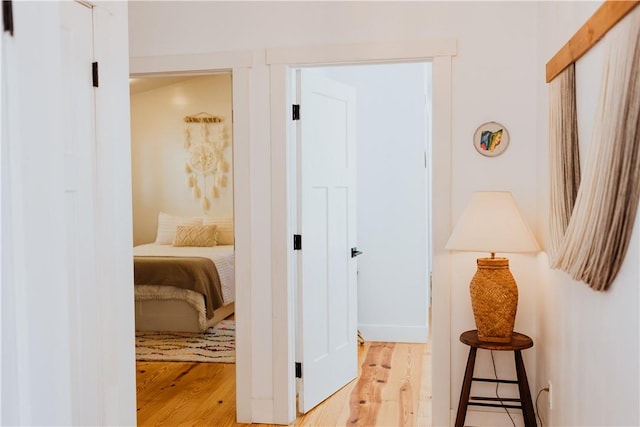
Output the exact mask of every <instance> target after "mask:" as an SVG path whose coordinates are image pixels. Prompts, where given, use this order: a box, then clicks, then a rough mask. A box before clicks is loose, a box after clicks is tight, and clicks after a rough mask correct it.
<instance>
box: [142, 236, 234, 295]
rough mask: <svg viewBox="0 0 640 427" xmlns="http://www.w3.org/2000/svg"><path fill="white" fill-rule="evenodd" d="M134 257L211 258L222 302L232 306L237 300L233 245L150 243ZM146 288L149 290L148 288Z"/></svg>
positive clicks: (143, 246)
mask: <svg viewBox="0 0 640 427" xmlns="http://www.w3.org/2000/svg"><path fill="white" fill-rule="evenodd" d="M133 255H134V256H161V257H202V258H209V259H210V260H211V261H213V263H214V264H215V266H216V269H217V270H218V276H219V278H220V286H221V288H222V300H223V302H224V304H225V305H227V304H230V303H232V302H234V300H235V294H236V286H235V267H234V260H235V258H234V247H233V245H220V246H212V247H191V246H186V247H174V246H172V245H157V244H155V243H149V244H145V245H140V246H136V247H134V248H133ZM146 287H147V288H148V286H146ZM153 288H162V286H153ZM159 292H162V290H161V289H159ZM147 293H148V289H147Z"/></svg>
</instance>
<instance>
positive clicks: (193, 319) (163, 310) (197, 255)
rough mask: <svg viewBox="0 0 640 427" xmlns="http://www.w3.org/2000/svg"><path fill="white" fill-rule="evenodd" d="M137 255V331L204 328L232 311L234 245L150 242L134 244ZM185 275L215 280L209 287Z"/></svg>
mask: <svg viewBox="0 0 640 427" xmlns="http://www.w3.org/2000/svg"><path fill="white" fill-rule="evenodd" d="M133 254H134V276H135V278H134V279H135V280H134V288H135V322H136V330H139V331H188V332H202V331H205V330H206V329H207V328H209V327H211V326H213V325H215V324H216V323H218V322H219V321H220V320H222V319H224V318H226V317H228V316H229V315H231V314H232V313H233V312H234V296H235V270H234V247H233V245H218V246H212V247H191V246H187V247H176V246H173V245H167V244H157V243H150V244H144V245H140V246H136V247H134V250H133ZM184 270H188V272H187V273H186V274H185V277H183V278H181V277H180V274H182V273H180V272H183V271H184ZM176 271H177V272H178V273H176V274H174V272H176ZM145 272H146V273H145ZM186 276H190V277H191V276H193V277H196V279H194V281H197V282H200V283H199V285H198V286H204V284H203V283H202V282H209V281H211V282H213V283H212V284H211V285H212V286H211V288H210V289H204V288H199V287H198V286H195V285H194V286H189V285H188V284H185V283H183V282H186V281H187V277H186ZM216 279H217V280H216ZM172 280H174V281H175V283H171V281H172ZM216 282H217V283H216ZM172 285H175V286H172ZM205 295H208V297H205Z"/></svg>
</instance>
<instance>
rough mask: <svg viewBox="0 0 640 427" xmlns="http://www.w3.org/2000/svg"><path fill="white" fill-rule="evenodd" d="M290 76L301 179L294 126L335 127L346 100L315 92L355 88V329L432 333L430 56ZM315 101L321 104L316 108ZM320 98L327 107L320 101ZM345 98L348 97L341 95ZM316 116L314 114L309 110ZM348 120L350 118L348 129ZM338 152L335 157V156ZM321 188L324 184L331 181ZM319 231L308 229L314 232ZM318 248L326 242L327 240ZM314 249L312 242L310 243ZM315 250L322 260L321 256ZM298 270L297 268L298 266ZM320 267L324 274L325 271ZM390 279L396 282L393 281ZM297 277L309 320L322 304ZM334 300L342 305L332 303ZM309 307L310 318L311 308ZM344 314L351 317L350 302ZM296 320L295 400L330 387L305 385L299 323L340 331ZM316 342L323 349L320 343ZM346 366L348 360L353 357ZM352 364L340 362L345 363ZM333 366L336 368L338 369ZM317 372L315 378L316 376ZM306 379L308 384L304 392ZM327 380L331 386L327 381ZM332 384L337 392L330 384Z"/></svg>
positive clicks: (370, 337)
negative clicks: (298, 373) (298, 372)
mask: <svg viewBox="0 0 640 427" xmlns="http://www.w3.org/2000/svg"><path fill="white" fill-rule="evenodd" d="M291 77H292V79H293V80H294V81H295V82H296V84H295V86H296V87H297V88H298V90H297V92H296V93H298V94H300V93H302V94H303V97H302V99H301V98H300V96H299V95H298V97H297V99H296V100H295V101H294V102H293V103H294V104H296V105H299V107H297V108H298V112H299V117H300V122H297V123H300V124H299V125H296V126H298V130H297V131H292V132H291V134H292V135H297V137H296V138H297V140H298V145H297V146H296V156H297V159H298V161H297V164H298V165H299V166H298V167H301V168H302V169H298V171H297V174H298V176H299V177H303V178H302V179H304V176H305V172H306V169H305V164H307V163H305V160H304V152H305V147H304V144H305V143H311V141H307V140H306V139H305V136H304V132H302V135H301V133H300V130H299V129H300V126H302V129H304V126H309V127H310V128H311V129H314V131H313V132H312V134H313V135H318V134H325V133H323V132H321V131H322V129H325V128H326V127H327V126H330V127H332V128H333V129H334V130H335V129H339V128H340V127H341V126H340V125H339V123H336V122H335V119H336V118H335V117H333V116H335V115H336V114H337V111H339V110H341V109H342V107H341V105H343V103H342V102H336V101H337V100H338V99H340V98H339V95H335V94H329V95H326V96H322V95H320V94H321V93H323V91H324V90H325V89H329V88H330V87H331V88H333V87H334V86H335V85H336V84H346V85H349V86H350V87H352V88H353V89H354V91H355V92H356V102H355V104H356V107H355V114H356V120H355V122H356V123H355V127H356V131H355V134H356V139H357V143H356V145H357V150H356V152H357V154H356V156H355V158H356V159H357V160H356V162H355V163H356V164H357V166H356V169H357V186H356V187H357V196H356V199H357V204H356V205H357V215H356V218H355V228H356V229H357V240H356V242H357V249H358V250H360V251H362V252H363V255H362V256H361V257H358V258H357V263H358V267H357V270H358V273H357V275H358V276H357V277H358V279H357V282H358V284H357V293H358V298H357V306H358V309H357V313H358V322H357V323H358V329H359V331H360V332H361V335H362V336H363V337H364V339H365V340H367V341H389V342H426V341H427V339H428V337H429V321H430V316H429V313H430V302H431V298H430V280H429V278H430V271H431V246H430V245H431V240H432V239H431V220H430V218H431V213H430V212H431V202H430V200H431V196H430V188H431V185H430V179H431V172H430V171H431V167H430V166H431V164H430V163H431V159H430V157H431V156H430V145H431V81H432V69H431V63H405V64H402V63H397V64H382V65H350V66H340V67H320V68H315V67H314V68H313V69H312V70H311V69H308V68H303V69H300V70H297V71H296V70H293V71H292V73H291ZM319 77H321V78H322V79H323V80H322V81H321V82H320V83H317V84H316V83H314V86H313V88H310V89H305V88H306V83H305V80H306V81H316V80H318V79H319ZM332 82H336V83H332ZM292 86H293V85H292ZM338 87H339V86H338ZM307 92H308V93H314V94H316V93H317V94H319V95H317V96H320V98H318V99H319V100H318V101H314V99H315V98H313V97H311V96H308V97H307V98H305V97H304V94H305V93H307ZM305 99H306V101H305ZM316 104H318V106H317V107H316ZM323 105H324V106H325V107H326V108H323ZM344 105H348V103H346V102H345V104H344ZM323 111H324V112H323ZM345 111H348V110H345ZM313 115H318V117H315V116H314V117H310V116H313ZM348 115H349V114H348V113H347V116H348ZM304 120H308V121H309V120H310V121H311V122H312V124H309V123H304V122H303V121H304ZM338 122H341V120H338ZM350 126H351V125H347V126H346V127H345V129H348V128H349V127H350ZM326 137H327V138H329V139H331V138H338V137H339V136H338V135H337V133H336V132H334V131H331V132H327V133H326ZM345 141H346V138H345ZM335 144H337V145H338V147H343V146H347V145H346V143H337V142H336V143H335ZM332 145H333V144H332V143H331V141H324V140H323V142H322V143H321V144H320V146H321V147H328V146H332ZM323 150H324V148H323ZM320 154H321V153H320ZM320 154H318V153H316V154H315V155H313V158H314V159H315V158H324V157H322V155H320ZM349 155H350V154H349ZM329 157H332V156H329ZM333 157H335V156H333ZM348 157H349V156H347V157H345V158H344V159H343V160H345V159H347V158H348ZM338 158H339V159H341V158H342V157H341V156H338ZM334 160H335V159H334ZM336 162H337V163H339V164H340V165H341V164H342V163H344V162H342V161H340V162H338V161H337V160H336ZM326 163H331V162H329V161H323V164H326ZM340 165H338V166H337V167H338V169H336V170H335V171H334V173H333V175H337V174H339V173H340V172H339V170H341V167H342V166H340ZM313 179H314V183H317V182H319V181H318V180H317V179H316V177H315V175H314V178H313ZM313 185H314V188H320V187H317V186H318V185H319V184H313ZM299 188H302V189H301V190H300V189H299V190H298V192H297V197H298V200H304V197H305V193H304V192H305V191H306V190H304V188H306V187H305V186H304V185H302V186H301V187H299ZM327 191H329V193H331V191H332V190H327ZM322 194H325V193H324V192H323V193H322ZM325 196H326V195H325ZM325 196H323V197H321V200H325ZM312 200H315V202H318V200H320V199H318V197H315V196H312ZM326 200H329V203H331V202H330V200H332V199H331V198H329V196H326ZM299 209H300V210H299V211H298V218H300V221H301V222H302V223H303V225H302V229H301V228H300V225H298V229H297V232H302V241H303V242H304V245H303V250H302V251H301V253H302V252H304V251H305V250H306V251H307V252H308V251H309V250H312V251H313V248H314V247H313V245H314V243H313V241H312V239H313V237H312V236H311V235H310V233H305V232H304V222H305V218H306V217H305V216H304V215H305V213H304V212H306V211H305V209H304V207H302V208H299ZM318 210H320V211H322V212H324V209H312V211H314V212H315V211H318ZM327 220H329V219H327ZM331 221H333V220H331ZM322 223H324V222H323V221H322V220H321V221H320V224H322ZM327 224H328V223H327ZM312 228H313V229H317V228H318V227H316V226H314V227H312ZM339 228H340V227H339ZM350 228H351V226H348V227H346V228H345V229H350ZM316 234H317V233H313V236H316ZM321 240H322V241H325V240H326V239H321ZM310 245H311V246H310ZM352 245H353V242H351V243H350V244H348V245H347V246H349V247H345V248H342V249H341V250H338V252H340V253H347V255H346V256H347V257H348V252H349V249H350V246H352ZM324 250H329V251H330V249H328V248H325V249H324ZM315 252H317V251H313V253H315ZM320 253H323V250H320ZM331 253H333V252H331ZM302 256H304V254H302V255H299V257H302ZM331 257H332V255H331V254H329V255H327V258H328V259H332V258H331ZM312 258H314V259H316V258H317V259H324V258H322V257H318V256H314V257H312ZM298 259H299V260H300V259H301V258H298ZM302 262H303V263H304V264H302V263H300V262H299V263H298V269H299V270H298V277H299V280H302V281H304V272H305V271H308V270H306V269H307V268H309V267H310V268H312V270H313V272H314V276H317V275H318V274H317V271H316V270H317V269H316V268H313V267H312V266H309V265H308V261H302ZM349 263H350V264H352V263H354V260H353V259H351V260H350V261H349ZM323 265H325V266H328V267H327V269H326V271H325V270H324V269H323V268H320V270H322V271H325V273H326V277H330V276H332V274H333V273H331V267H330V266H329V264H328V263H326V264H323ZM340 265H342V264H340ZM303 269H304V271H301V270H303ZM320 276H322V277H325V275H323V274H321V275H320ZM299 283H301V282H299ZM314 283H315V282H314ZM391 284H393V286H390V285H391ZM299 286H300V288H298V289H299V290H298V292H299V295H298V298H297V301H298V313H299V315H300V314H303V315H304V316H305V317H306V318H307V319H311V318H316V319H317V318H318V317H317V316H320V315H321V313H322V312H323V310H322V309H321V308H320V309H318V308H317V307H307V306H305V302H304V301H305V298H304V290H305V289H309V287H310V286H311V284H309V283H306V282H305V284H304V285H302V284H300V285H299ZM314 286H315V285H314ZM312 287H313V286H312ZM390 290H393V292H391V291H390ZM339 293H340V292H329V293H327V294H328V295H329V294H330V295H337V294H339ZM312 300H313V301H315V305H317V302H318V298H315V297H314V298H312ZM345 304H346V303H345ZM338 306H343V305H342V304H338ZM327 307H329V308H327V312H332V313H334V310H335V307H333V308H331V307H332V305H331V304H327ZM310 310H311V311H312V313H311V315H310V316H311V317H308V316H309V313H308V312H309V311H310ZM334 314H335V313H334ZM314 316H315V317H314ZM332 316H333V315H332ZM345 316H347V317H348V316H349V314H348V311H347V313H345ZM347 317H345V319H346V318H347ZM333 318H335V316H333ZM299 319H300V318H299ZM300 322H301V320H298V323H297V324H298V326H300V325H301V323H300ZM302 323H303V326H302V328H300V329H298V332H297V335H296V336H297V345H296V353H297V355H296V360H297V361H301V362H300V363H302V379H301V380H299V381H298V386H299V389H298V392H299V393H301V396H302V397H300V400H301V401H302V402H305V399H307V397H306V396H307V394H309V396H314V397H309V400H312V401H322V400H324V398H326V397H327V396H328V394H327V393H326V392H325V393H324V394H322V393H320V392H318V391H317V390H315V388H316V387H319V388H322V387H323V385H321V384H317V382H315V381H314V383H312V384H311V385H309V381H307V382H305V377H306V378H309V379H313V378H315V376H314V375H313V370H312V368H311V367H310V364H309V363H308V362H307V361H306V359H305V357H306V356H307V355H306V352H307V351H308V349H307V344H305V342H306V341H305V340H304V337H305V332H304V330H305V326H304V324H313V327H314V328H315V330H314V331H313V333H312V334H313V336H315V337H317V336H324V335H327V336H330V335H332V334H337V335H338V336H341V335H340V334H341V332H340V331H337V330H334V328H335V327H337V325H336V322H333V321H332V322H327V326H326V328H324V329H323V328H320V329H323V330H322V331H318V330H317V329H318V327H319V326H318V325H317V324H316V323H317V322H315V323H314V322H311V321H309V320H307V321H306V322H302ZM320 323H322V322H320ZM338 323H339V322H338ZM352 335H353V336H352V337H351V339H352V340H353V341H355V334H352ZM313 341H314V340H311V342H313ZM321 341H322V340H321ZM338 341H339V340H335V341H334V340H332V339H329V340H328V342H329V343H331V342H335V344H336V346H337V347H340V348H342V347H344V345H346V344H344V343H342V342H338ZM316 347H317V346H316ZM354 348H355V347H354ZM321 351H322V352H325V351H328V350H326V349H325V348H324V347H322V349H321ZM329 354H330V353H329ZM312 356H313V355H312ZM310 359H311V360H319V359H318V357H310ZM320 359H322V358H320ZM349 360H351V361H349ZM352 361H353V359H349V358H347V362H346V363H348V364H349V363H351V362H352ZM352 368H354V369H355V366H354V367H352ZM345 369H346V368H345ZM354 369H349V370H347V371H350V372H351V371H354ZM334 370H335V371H338V369H337V368H336V369H334ZM343 370H344V369H343ZM325 371H326V370H325ZM355 371H357V369H355ZM355 371H354V372H355ZM318 378H322V375H320V376H318ZM346 381H348V379H347V380H346ZM342 384H344V381H343V382H342ZM308 387H311V388H313V389H314V390H311V391H309V390H307V388H308ZM329 389H331V387H330V386H329ZM329 389H327V390H329ZM333 391H336V390H335V386H334V389H333ZM329 394H331V392H329ZM303 405H304V406H302V407H301V408H299V411H300V412H306V410H308V409H309V408H310V407H311V406H310V405H308V404H307V403H306V402H305V403H303Z"/></svg>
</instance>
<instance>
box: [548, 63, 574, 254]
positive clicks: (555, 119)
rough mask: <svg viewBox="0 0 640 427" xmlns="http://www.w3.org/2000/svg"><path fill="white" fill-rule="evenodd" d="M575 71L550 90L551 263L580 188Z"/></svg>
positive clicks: (565, 73)
mask: <svg viewBox="0 0 640 427" xmlns="http://www.w3.org/2000/svg"><path fill="white" fill-rule="evenodd" d="M575 70H576V68H575V65H574V64H571V65H570V66H569V67H567V68H565V70H564V71H563V72H562V73H561V74H559V75H558V76H557V77H556V78H555V79H554V80H553V81H552V82H551V84H550V88H549V103H550V105H549V170H550V175H551V176H550V178H549V184H550V188H549V194H550V197H551V200H550V203H549V236H548V237H549V238H548V246H549V247H548V254H549V258H550V260H551V262H552V263H553V262H554V261H555V260H556V258H557V257H558V252H559V250H560V245H561V243H562V238H563V237H564V233H565V231H566V230H567V226H568V225H569V219H571V212H572V211H573V205H574V204H575V201H576V197H577V195H578V187H579V185H580V152H579V148H578V120H577V112H576V78H575V76H576V71H575Z"/></svg>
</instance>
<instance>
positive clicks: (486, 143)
mask: <svg viewBox="0 0 640 427" xmlns="http://www.w3.org/2000/svg"><path fill="white" fill-rule="evenodd" d="M473 146H474V147H476V150H478V153H480V154H482V155H483V156H487V157H495V156H499V155H500V154H502V153H504V151H505V150H506V149H507V147H509V132H508V131H507V128H506V127H504V126H502V125H501V124H500V123H497V122H487V123H484V124H482V125H480V126H479V127H478V129H476V133H475V134H474V135H473Z"/></svg>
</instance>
